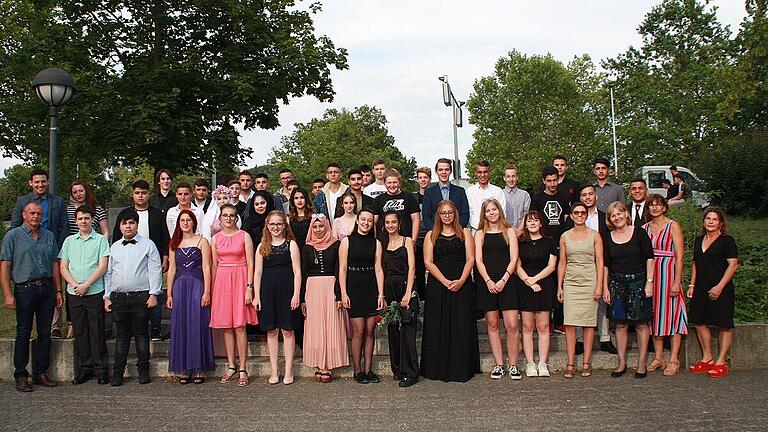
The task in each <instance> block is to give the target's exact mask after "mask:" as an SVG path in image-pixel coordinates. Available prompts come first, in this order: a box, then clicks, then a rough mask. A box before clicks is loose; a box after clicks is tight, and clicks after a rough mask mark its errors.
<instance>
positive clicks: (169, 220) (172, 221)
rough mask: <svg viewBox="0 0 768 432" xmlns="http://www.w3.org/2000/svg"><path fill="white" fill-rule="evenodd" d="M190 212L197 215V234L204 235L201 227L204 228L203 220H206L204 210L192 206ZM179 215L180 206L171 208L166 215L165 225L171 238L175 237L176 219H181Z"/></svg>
mask: <svg viewBox="0 0 768 432" xmlns="http://www.w3.org/2000/svg"><path fill="white" fill-rule="evenodd" d="M189 210H190V211H191V212H192V213H194V214H195V219H196V220H197V229H196V230H195V234H200V233H202V229H201V227H202V226H203V219H204V218H205V214H203V208H202V207H195V206H192V207H190V209H189ZM179 213H181V207H179V205H178V204H177V205H175V206H173V207H171V208H169V209H168V211H167V212H166V213H165V224H166V225H167V226H168V237H169V238H170V237H173V232H174V231H176V219H178V218H179Z"/></svg>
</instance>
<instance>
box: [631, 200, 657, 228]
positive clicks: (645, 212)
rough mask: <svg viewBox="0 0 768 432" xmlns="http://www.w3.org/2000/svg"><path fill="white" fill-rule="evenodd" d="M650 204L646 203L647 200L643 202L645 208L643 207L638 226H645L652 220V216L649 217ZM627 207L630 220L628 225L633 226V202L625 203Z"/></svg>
mask: <svg viewBox="0 0 768 432" xmlns="http://www.w3.org/2000/svg"><path fill="white" fill-rule="evenodd" d="M650 204H651V203H650V202H648V201H647V200H646V201H645V206H644V207H643V214H642V215H640V226H643V224H646V223H648V222H650V221H652V220H653V216H651V212H650V208H649V206H650ZM627 207H628V208H629V219H630V221H629V223H630V225H634V224H635V220H634V219H633V218H632V212H633V211H634V207H635V202H634V201H632V200H630V201H629V202H628V203H627Z"/></svg>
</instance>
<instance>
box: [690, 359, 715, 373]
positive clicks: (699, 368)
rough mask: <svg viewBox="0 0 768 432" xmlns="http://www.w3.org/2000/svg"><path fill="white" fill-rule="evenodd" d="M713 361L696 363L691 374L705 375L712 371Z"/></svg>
mask: <svg viewBox="0 0 768 432" xmlns="http://www.w3.org/2000/svg"><path fill="white" fill-rule="evenodd" d="M712 366H714V365H713V364H712V360H710V361H708V362H705V361H704V360H702V361H700V362H698V363H696V364H695V365H693V366H691V372H693V373H705V372H709V370H710V369H712Z"/></svg>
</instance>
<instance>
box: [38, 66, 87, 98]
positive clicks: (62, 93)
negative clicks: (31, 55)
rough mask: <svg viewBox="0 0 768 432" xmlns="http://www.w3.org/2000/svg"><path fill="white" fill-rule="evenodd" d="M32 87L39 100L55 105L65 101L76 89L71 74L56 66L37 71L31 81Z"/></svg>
mask: <svg viewBox="0 0 768 432" xmlns="http://www.w3.org/2000/svg"><path fill="white" fill-rule="evenodd" d="M32 88H33V89H34V90H35V93H36V94H37V97H38V98H40V101H42V102H43V103H44V104H46V105H48V106H55V107H59V106H62V105H64V104H65V103H67V101H69V99H70V98H71V97H72V94H73V93H74V92H75V90H77V87H76V86H75V79H74V78H72V75H70V74H69V73H67V72H66V71H64V70H62V69H58V68H50V69H44V70H42V71H40V72H38V73H37V75H36V76H35V80H34V81H32Z"/></svg>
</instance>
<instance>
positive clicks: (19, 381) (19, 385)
mask: <svg viewBox="0 0 768 432" xmlns="http://www.w3.org/2000/svg"><path fill="white" fill-rule="evenodd" d="M16 390H17V391H20V392H23V393H27V392H31V391H32V386H31V385H29V380H28V379H27V377H23V378H16Z"/></svg>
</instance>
